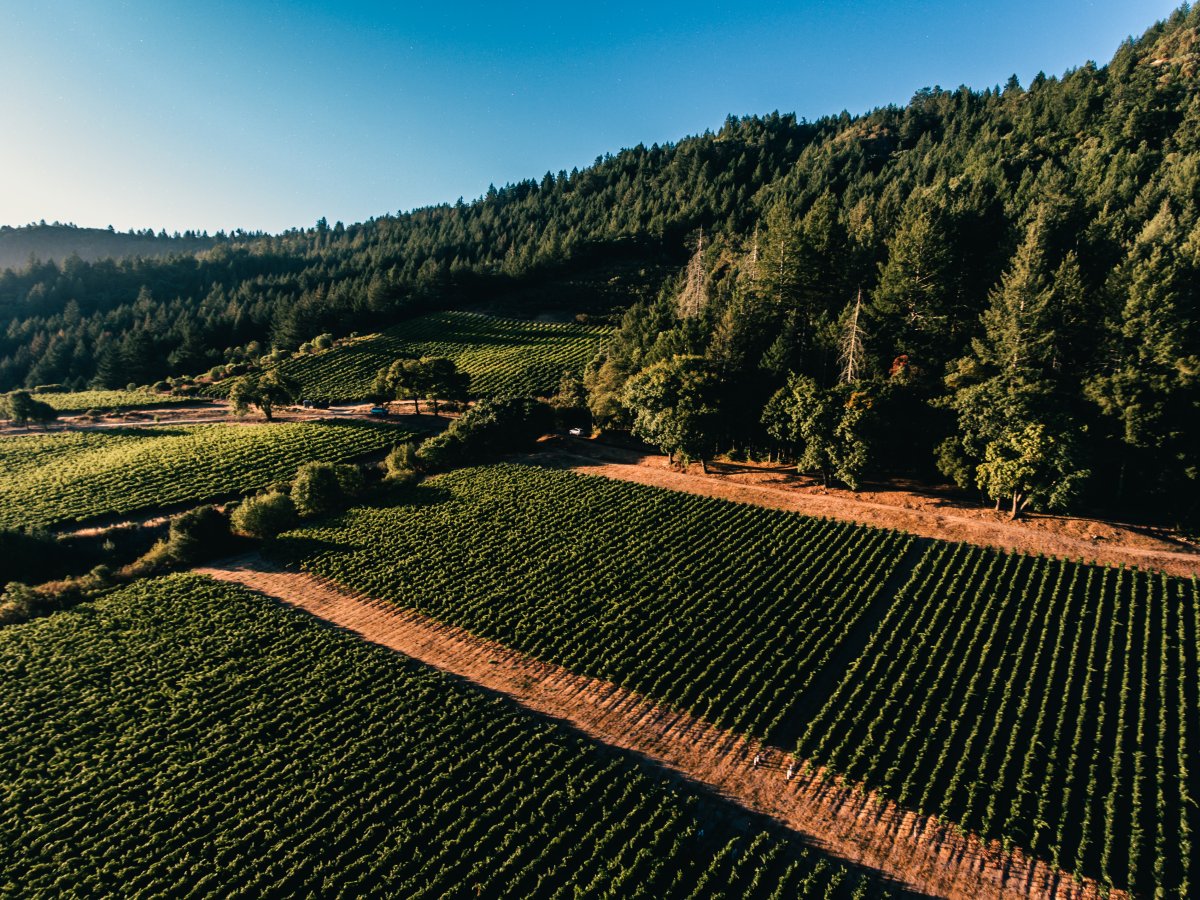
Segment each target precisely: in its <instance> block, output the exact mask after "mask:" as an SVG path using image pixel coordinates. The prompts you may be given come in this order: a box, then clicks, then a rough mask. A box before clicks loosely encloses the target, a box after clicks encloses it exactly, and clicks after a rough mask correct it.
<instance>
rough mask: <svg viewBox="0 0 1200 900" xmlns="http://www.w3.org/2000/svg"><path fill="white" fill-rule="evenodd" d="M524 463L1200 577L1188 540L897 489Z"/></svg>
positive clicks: (588, 446)
mask: <svg viewBox="0 0 1200 900" xmlns="http://www.w3.org/2000/svg"><path fill="white" fill-rule="evenodd" d="M517 461H518V462H523V463H528V464H532V465H541V466H548V467H551V468H558V469H569V470H571V471H574V472H580V473H583V474H587V475H599V476H602V477H604V478H614V479H618V480H620V481H631V482H635V483H637V484H648V485H653V486H655V487H663V488H669V489H670V490H675V491H685V492H688V493H692V494H701V495H703V496H706V497H720V498H722V499H725V500H735V501H738V502H741V503H753V504H756V505H758V506H766V507H771V508H773V509H786V510H791V511H793V512H798V513H803V514H805V515H810V516H826V517H829V518H834V519H844V520H847V521H851V522H859V523H861V524H865V525H876V526H880V527H883V528H895V529H898V530H900V531H906V532H908V533H910V534H917V535H921V536H922V537H929V538H937V539H939V540H945V541H963V542H965V543H969V544H978V545H981V546H985V547H996V548H999V549H1002V550H1018V551H1021V552H1023V553H1044V554H1046V555H1047V556H1059V557H1063V558H1066V559H1081V560H1084V561H1086V562H1096V563H1101V564H1107V565H1118V566H1119V565H1126V566H1137V567H1139V568H1142V569H1153V570H1155V571H1160V572H1166V573H1167V574H1169V575H1179V576H1183V577H1192V576H1200V552H1197V551H1196V550H1195V549H1193V548H1191V547H1188V546H1187V545H1186V544H1184V543H1182V542H1181V541H1178V540H1172V539H1171V538H1170V537H1168V536H1159V535H1155V534H1150V533H1147V530H1146V529H1139V528H1136V527H1134V526H1129V525H1123V524H1120V523H1115V522H1108V521H1103V520H1099V519H1086V518H1079V517H1069V516H1048V515H1032V516H1029V517H1027V518H1025V519H1019V520H1017V521H1015V522H1013V521H1010V520H1008V518H1007V517H1006V516H1004V515H1003V514H999V515H998V514H995V513H994V512H993V511H992V510H990V509H983V508H979V507H970V506H968V505H966V504H962V503H958V504H955V503H951V502H949V501H947V500H945V499H943V498H940V497H937V496H932V495H929V494H920V493H917V492H915V491H905V490H899V489H895V490H889V491H886V492H884V491H863V492H860V493H858V494H855V493H852V492H850V491H845V490H837V489H827V488H824V487H820V486H817V485H814V484H813V483H812V482H811V481H807V480H804V479H800V478H798V477H796V476H795V475H794V474H793V473H791V472H786V473H785V472H783V471H781V470H782V468H783V467H778V466H777V467H774V468H768V467H755V466H731V465H728V464H725V465H722V464H716V465H713V466H711V467H710V468H711V469H712V471H711V472H710V474H708V475H704V474H701V473H700V472H699V467H695V471H691V470H689V471H687V472H681V471H678V470H676V469H673V468H671V467H669V466H668V465H667V460H666V457H663V456H657V455H647V454H641V453H634V452H631V451H628V450H622V449H620V448H611V447H606V446H603V445H599V446H596V445H592V443H591V442H589V441H567V440H563V439H561V438H560V439H552V440H550V441H547V442H544V443H543V444H542V449H541V450H540V451H539V452H537V453H531V454H527V455H525V456H523V457H521V458H520V459H519V460H517ZM884 500H887V501H889V502H883V501H884Z"/></svg>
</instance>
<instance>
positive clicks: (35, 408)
mask: <svg viewBox="0 0 1200 900" xmlns="http://www.w3.org/2000/svg"><path fill="white" fill-rule="evenodd" d="M0 418H3V419H11V420H12V423H13V424H14V425H29V424H30V423H32V424H34V425H45V424H47V423H48V422H53V421H54V420H55V419H57V418H58V411H57V410H56V409H55V408H54V407H53V406H51V405H50V404H49V403H46V402H44V401H42V400H35V399H34V398H33V397H32V396H31V395H30V393H29V391H12V392H11V393H9V394H6V395H4V396H3V397H0Z"/></svg>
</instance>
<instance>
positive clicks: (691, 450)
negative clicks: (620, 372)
mask: <svg viewBox="0 0 1200 900" xmlns="http://www.w3.org/2000/svg"><path fill="white" fill-rule="evenodd" d="M622 400H623V403H624V405H625V406H626V407H628V409H629V411H630V413H631V415H632V417H633V427H632V430H633V433H634V434H635V435H637V436H638V437H640V438H642V439H643V440H646V441H649V442H650V443H652V444H654V445H656V446H657V447H659V448H660V449H662V450H663V451H664V452H665V453H666V454H667V455H668V457H670V458H672V459H673V458H674V457H675V456H677V455H678V456H679V457H680V459H681V461H682V462H684V463H685V464H686V463H687V462H688V460H691V459H698V460H700V461H701V463H704V462H705V460H707V459H709V458H710V457H711V456H712V455H713V452H714V451H715V450H716V447H717V441H718V439H719V435H720V432H719V429H720V411H719V410H718V408H717V378H716V374H715V372H714V371H713V369H712V366H711V365H710V364H709V363H708V362H707V361H706V360H704V359H703V358H702V357H699V356H675V357H672V358H671V359H669V360H666V359H665V360H662V361H661V362H657V363H655V364H653V365H651V366H647V367H646V368H645V369H643V370H642V371H641V372H639V373H638V374H637V375H636V376H634V377H633V378H631V379H630V380H629V383H628V384H626V386H625V393H624V396H623V398H622Z"/></svg>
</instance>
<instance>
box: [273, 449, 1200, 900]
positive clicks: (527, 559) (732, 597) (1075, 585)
mask: <svg viewBox="0 0 1200 900" xmlns="http://www.w3.org/2000/svg"><path fill="white" fill-rule="evenodd" d="M311 547H317V548H319V549H315V550H314V549H308V548H311ZM281 550H282V551H283V552H285V553H289V552H290V553H291V554H293V555H298V556H301V557H304V563H305V566H306V567H307V568H309V569H310V570H312V571H314V572H316V573H318V574H321V575H325V576H328V577H331V578H333V579H335V580H336V581H339V582H341V583H344V584H346V585H348V586H350V587H353V588H356V589H361V590H363V591H365V592H367V593H369V594H371V595H372V596H375V597H380V598H384V599H388V600H391V601H393V602H396V603H398V604H401V605H403V606H405V607H410V608H414V609H417V610H420V611H421V612H424V613H426V614H428V615H431V616H433V617H434V618H437V619H440V620H442V621H446V622H450V623H452V624H455V625H458V626H461V627H464V628H466V629H468V630H470V631H473V632H474V633H476V634H478V635H480V636H483V637H487V638H492V639H495V640H499V641H502V642H504V643H506V644H509V645H511V646H513V647H515V648H517V649H520V650H522V651H524V652H526V653H529V654H531V655H533V656H535V657H537V658H540V659H544V660H546V661H550V662H554V663H558V664H561V665H564V666H567V667H569V668H571V669H573V670H574V671H576V672H579V673H581V674H586V675H592V676H596V677H600V678H604V679H607V680H610V681H613V682H616V683H618V684H621V685H623V686H626V687H629V688H632V689H634V690H637V691H640V692H642V693H644V694H647V695H649V696H651V697H653V698H655V699H657V700H659V701H660V702H663V703H665V704H668V705H674V706H679V707H683V708H686V709H688V710H690V711H693V712H697V713H700V714H702V715H704V716H705V717H707V718H708V719H710V720H711V721H714V722H716V723H718V724H722V725H725V726H728V727H731V728H734V729H736V730H739V731H743V732H749V733H751V734H755V735H764V736H768V737H774V738H776V739H782V738H786V736H787V735H800V740H799V752H800V754H801V755H802V756H803V757H805V758H808V759H811V760H813V761H814V762H816V763H819V764H824V765H827V766H828V767H829V768H830V769H831V770H832V771H834V772H838V773H844V774H846V775H847V776H849V777H851V778H853V779H855V780H861V781H864V782H866V783H867V784H869V785H871V786H874V787H878V788H879V789H881V791H882V793H884V794H885V795H887V796H891V797H894V798H896V799H898V800H900V801H902V802H903V803H904V804H906V805H908V806H911V807H913V808H916V809H920V810H923V811H926V812H932V813H937V814H939V815H942V816H943V817H946V818H949V819H951V820H953V821H956V822H959V823H961V824H962V825H963V827H966V828H969V829H972V830H974V831H977V832H979V833H982V834H983V835H985V836H988V837H996V838H1000V839H1002V840H1004V841H1006V842H1011V843H1014V844H1018V845H1021V846H1026V847H1029V848H1031V849H1032V850H1033V851H1034V852H1036V853H1037V854H1038V855H1040V856H1042V857H1043V858H1047V859H1050V860H1052V861H1055V862H1057V863H1058V864H1059V865H1061V866H1063V867H1065V868H1066V869H1068V870H1073V871H1077V872H1079V873H1081V874H1086V875H1095V876H1097V877H1099V878H1101V879H1102V880H1104V881H1105V882H1106V883H1108V884H1110V885H1112V886H1114V887H1129V886H1132V887H1133V888H1135V889H1137V890H1139V891H1144V890H1147V889H1148V888H1152V887H1154V886H1159V887H1162V889H1163V895H1164V896H1187V895H1188V894H1189V893H1190V892H1191V890H1192V888H1193V886H1194V885H1195V884H1196V877H1197V873H1196V871H1195V865H1196V864H1195V862H1194V859H1193V857H1194V856H1195V855H1196V854H1195V850H1194V846H1195V845H1194V840H1195V838H1194V835H1195V832H1196V828H1197V825H1198V824H1200V820H1198V816H1197V810H1196V806H1195V802H1194V800H1191V799H1189V798H1192V797H1195V796H1197V794H1198V790H1200V785H1197V784H1196V767H1195V766H1192V767H1191V768H1189V764H1188V763H1189V761H1188V752H1189V750H1191V749H1192V748H1194V747H1195V746H1196V742H1197V740H1198V737H1197V730H1198V729H1200V721H1198V720H1197V711H1198V709H1200V696H1198V670H1197V666H1198V651H1200V647H1198V640H1200V596H1198V590H1197V586H1196V584H1195V583H1194V582H1185V581H1182V580H1179V579H1170V578H1165V577H1160V576H1151V575H1148V574H1143V573H1137V572H1134V571H1124V570H1116V569H1106V568H1100V567H1095V566H1085V565H1081V564H1075V563H1069V562H1060V561H1054V560H1046V559H1042V558H1034V557H1025V556H1018V555H1007V554H1004V553H999V552H996V551H991V550H983V549H978V548H970V547H967V546H965V545H954V544H945V543H932V544H920V545H918V543H917V542H916V541H915V539H910V538H907V537H904V536H902V535H899V534H896V533H892V532H885V531H879V530H875V529H869V528H864V527H860V526H854V525H848V524H842V523H835V522H832V521H825V520H818V519H810V518H805V517H802V516H798V515H795V514H791V513H785V512H778V511H773V510H766V509H760V508H756V507H747V506H741V505H738V504H733V503H728V502H725V501H721V500H713V499H709V498H703V497H697V496H694V495H686V494H679V493H673V492H669V491H663V490H659V489H655V488H649V487H643V486H640V485H633V484H629V483H624V482H613V481H607V480H603V479H596V478H589V477H584V476H578V475H572V474H569V473H563V472H555V471H548V470H542V469H534V468H525V467H519V466H511V465H508V466H494V467H489V468H486V469H476V470H469V471H459V472H454V473H450V474H448V475H445V476H441V477H439V478H436V479H432V480H431V481H430V482H427V483H426V485H424V486H422V487H420V488H418V489H416V490H415V491H414V494H413V496H412V498H411V500H410V502H408V503H407V504H404V505H400V506H397V507H394V508H388V509H359V510H354V511H351V512H350V513H348V514H346V515H345V516H344V517H342V518H341V519H340V520H338V521H335V522H333V523H332V524H329V525H327V526H325V527H314V528H308V529H304V530H303V531H302V532H298V533H297V534H296V536H295V538H293V539H292V541H291V546H290V550H289V545H288V542H287V541H285V542H284V544H283V546H282V547H281ZM514 573H520V574H519V576H516V575H514Z"/></svg>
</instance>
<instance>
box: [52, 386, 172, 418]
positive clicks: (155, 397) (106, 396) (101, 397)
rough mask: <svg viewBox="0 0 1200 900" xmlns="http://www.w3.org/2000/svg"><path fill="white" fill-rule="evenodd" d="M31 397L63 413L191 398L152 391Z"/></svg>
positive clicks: (151, 404)
mask: <svg viewBox="0 0 1200 900" xmlns="http://www.w3.org/2000/svg"><path fill="white" fill-rule="evenodd" d="M33 398H34V399H35V400H41V401H43V402H45V403H49V404H50V405H51V406H53V407H54V408H55V409H57V410H58V411H59V412H65V413H77V412H83V411H85V410H89V409H94V410H106V409H141V408H144V407H148V406H168V405H171V404H176V403H188V402H190V400H191V399H192V398H190V397H179V396H175V395H173V394H159V393H156V392H154V391H72V392H70V393H63V394H34V395H33Z"/></svg>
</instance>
